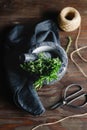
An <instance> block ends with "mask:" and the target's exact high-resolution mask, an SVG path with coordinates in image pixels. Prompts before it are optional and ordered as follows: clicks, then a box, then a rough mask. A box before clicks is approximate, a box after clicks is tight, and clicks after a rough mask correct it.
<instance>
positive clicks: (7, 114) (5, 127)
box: [0, 0, 87, 130]
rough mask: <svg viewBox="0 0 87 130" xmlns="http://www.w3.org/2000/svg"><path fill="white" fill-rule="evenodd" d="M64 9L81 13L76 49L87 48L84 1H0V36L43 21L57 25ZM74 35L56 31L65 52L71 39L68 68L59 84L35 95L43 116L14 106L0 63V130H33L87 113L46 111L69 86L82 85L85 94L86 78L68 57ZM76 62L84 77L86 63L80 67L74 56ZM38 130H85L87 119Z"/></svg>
mask: <svg viewBox="0 0 87 130" xmlns="http://www.w3.org/2000/svg"><path fill="white" fill-rule="evenodd" d="M67 6H72V7H74V8H76V9H77V10H78V11H79V12H80V14H81V18H82V22H81V34H80V37H79V40H78V46H79V47H82V46H85V45H86V46H87V0H70V1H68V0H61V1H60V0H22V1H21V0H0V32H1V34H2V32H3V29H4V28H5V27H7V26H10V25H11V24H17V23H27V24H31V23H33V24H35V23H38V22H39V21H41V20H46V19H51V20H53V21H54V22H56V23H57V17H58V14H59V12H60V10H61V9H63V8H64V7H67ZM57 24H58V23H57ZM77 33H78V30H75V31H73V32H69V33H66V32H63V31H61V30H59V35H60V42H61V45H62V47H63V48H64V49H66V46H67V36H71V37H72V40H73V42H72V45H71V47H70V50H69V53H68V58H69V63H68V68H67V72H66V74H65V76H64V77H63V78H62V80H60V81H59V82H58V83H56V84H55V85H53V86H49V87H47V86H45V87H44V88H42V89H41V90H39V91H38V94H39V96H40V98H41V101H42V102H43V105H44V106H45V108H46V112H45V113H44V114H43V115H41V116H37V117H34V116H32V115H30V114H29V113H27V112H25V111H23V110H21V109H19V108H18V107H17V106H16V105H15V104H14V102H13V100H12V97H11V96H10V90H9V89H8V86H7V85H4V83H5V81H4V76H5V75H4V70H3V69H2V68H3V66H2V63H1V62H0V130H32V128H33V127H34V126H37V125H39V124H42V123H46V122H53V121H56V120H59V119H61V118H64V117H67V116H70V115H73V114H81V113H85V112H87V107H86V106H85V108H84V109H80V110H79V109H78V110H77V109H75V108H69V107H67V106H65V107H60V108H57V109H56V110H49V109H48V108H49V106H50V105H52V104H53V103H55V102H56V101H58V100H59V99H60V98H61V96H62V91H63V89H64V88H66V87H67V85H69V84H71V83H78V84H80V85H82V87H83V89H84V91H85V92H87V78H85V77H84V76H83V75H82V74H81V73H80V72H79V70H78V69H77V67H76V66H75V65H74V64H73V63H72V61H71V59H70V53H71V52H72V51H73V50H74V49H75V39H76V36H77ZM1 38H2V35H1ZM1 38H0V39H1ZM0 44H1V45H0V59H3V55H2V51H3V50H2V45H3V43H2V41H0ZM86 52H87V49H85V50H84V51H82V52H81V53H82V55H83V56H84V57H85V58H87V54H86ZM75 60H76V61H77V62H78V63H79V64H80V66H81V67H82V68H83V70H84V71H85V73H86V74H87V63H83V62H82V61H81V59H80V58H79V57H78V56H75ZM1 61H2V60H1ZM37 130H87V116H84V117H81V118H70V119H67V120H65V121H63V122H61V123H58V124H55V125H50V126H44V127H40V128H38V129H37Z"/></svg>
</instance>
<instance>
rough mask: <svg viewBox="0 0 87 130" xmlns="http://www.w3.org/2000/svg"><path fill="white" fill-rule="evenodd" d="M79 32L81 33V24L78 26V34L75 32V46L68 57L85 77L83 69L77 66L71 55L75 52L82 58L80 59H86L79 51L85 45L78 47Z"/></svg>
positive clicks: (84, 47)
mask: <svg viewBox="0 0 87 130" xmlns="http://www.w3.org/2000/svg"><path fill="white" fill-rule="evenodd" d="M80 33H81V25H80V26H79V30H78V34H77V37H76V40H75V48H76V50H74V51H73V52H72V53H71V54H70V58H71V60H72V62H73V63H74V64H75V65H76V66H77V68H78V69H79V71H80V72H81V73H82V74H83V76H84V77H86V78H87V74H86V73H85V72H84V71H83V69H82V68H81V67H80V66H79V64H78V63H77V62H76V61H75V60H74V58H73V55H74V54H75V53H77V54H78V56H79V57H80V58H81V59H82V61H84V62H87V60H86V59H85V58H83V57H82V55H81V53H80V50H83V49H86V48H87V46H83V47H80V48H78V39H79V36H80Z"/></svg>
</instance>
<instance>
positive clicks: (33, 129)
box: [32, 113, 87, 130]
mask: <svg viewBox="0 0 87 130" xmlns="http://www.w3.org/2000/svg"><path fill="white" fill-rule="evenodd" d="M83 116H87V113H83V114H76V115H71V116H67V117H65V118H62V119H60V120H57V121H55V122H50V123H44V124H40V125H38V126H36V127H34V128H32V130H36V129H37V128H39V127H42V126H49V125H55V124H57V123H60V122H62V121H64V120H66V119H69V118H75V117H83Z"/></svg>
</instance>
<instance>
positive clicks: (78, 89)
mask: <svg viewBox="0 0 87 130" xmlns="http://www.w3.org/2000/svg"><path fill="white" fill-rule="evenodd" d="M73 88H74V89H75V90H73V91H72V93H71V94H68V93H69V91H70V89H73ZM82 92H83V88H82V86H81V85H79V84H70V85H69V86H67V87H66V89H65V91H64V94H63V97H62V99H61V100H60V101H58V102H57V103H56V104H54V105H52V106H51V107H50V109H51V110H53V109H56V108H58V107H60V106H63V105H68V106H72V107H76V108H81V107H84V106H85V105H86V104H87V93H84V92H83V93H82ZM83 98H84V101H83V103H81V104H80V105H72V103H73V102H74V101H78V102H79V100H82V99H83Z"/></svg>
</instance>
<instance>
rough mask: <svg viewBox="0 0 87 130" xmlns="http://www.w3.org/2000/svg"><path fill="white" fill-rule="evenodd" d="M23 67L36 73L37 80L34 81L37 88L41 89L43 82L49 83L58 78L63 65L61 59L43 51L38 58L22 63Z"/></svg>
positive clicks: (31, 72) (30, 72)
mask: <svg viewBox="0 0 87 130" xmlns="http://www.w3.org/2000/svg"><path fill="white" fill-rule="evenodd" d="M20 66H21V68H22V69H24V70H26V71H28V72H29V74H31V75H33V74H34V75H36V76H37V80H36V81H35V82H34V87H35V89H40V88H41V87H42V86H43V84H44V83H45V82H46V83H47V84H48V83H49V82H51V81H53V80H56V79H57V78H58V75H57V74H58V71H59V69H60V67H61V61H60V59H59V58H58V57H57V58H47V57H46V56H44V55H43V53H39V55H38V59H37V60H35V61H30V62H27V63H23V64H21V65H20Z"/></svg>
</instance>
